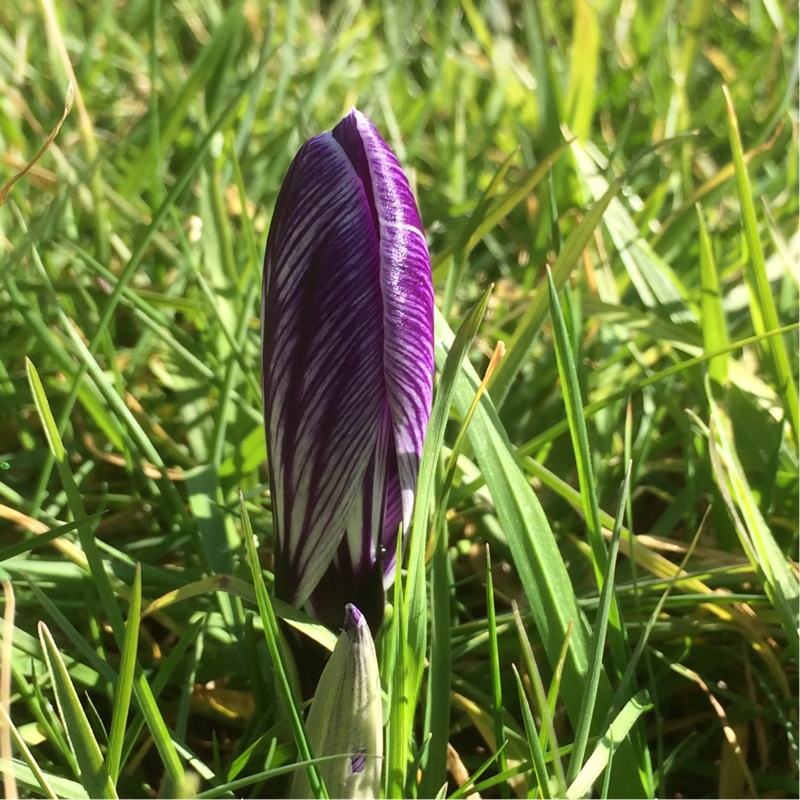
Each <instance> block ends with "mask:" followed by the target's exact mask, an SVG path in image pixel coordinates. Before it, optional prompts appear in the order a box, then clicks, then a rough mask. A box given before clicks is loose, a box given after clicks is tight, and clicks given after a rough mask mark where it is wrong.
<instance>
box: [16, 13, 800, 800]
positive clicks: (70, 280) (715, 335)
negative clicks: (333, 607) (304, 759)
mask: <svg viewBox="0 0 800 800" xmlns="http://www.w3.org/2000/svg"><path fill="white" fill-rule="evenodd" d="M665 8H666V7H662V5H659V4H655V5H652V6H649V5H647V4H641V3H640V4H633V5H631V4H626V3H612V4H607V5H606V6H605V7H603V9H602V10H601V9H600V7H599V4H594V3H589V2H588V1H587V0H575V2H574V3H573V4H571V5H569V6H565V5H564V4H558V3H555V2H550V1H549V0H547V1H544V2H534V1H533V0H522V2H520V3H510V2H506V1H504V0H500V2H491V3H489V2H486V3H476V2H474V0H462V2H454V1H453V0H448V1H447V2H444V3H439V4H434V3H427V4H400V3H391V2H382V3H379V4H373V5H369V6H365V5H363V4H359V3H353V2H344V1H342V2H333V3H326V4H322V6H321V7H319V8H317V7H315V6H312V5H311V4H301V3H298V2H289V3H285V4H283V3H281V4H258V3H251V2H238V3H234V4H226V3H221V2H218V0H207V2H203V3H199V4H192V3H176V4H172V3H166V2H163V0H150V1H149V2H134V3H127V4H114V3H109V2H99V3H96V4H93V7H92V8H88V7H86V6H85V4H78V3H67V4H61V5H59V6H57V7H54V5H53V4H52V3H50V2H43V3H42V4H41V5H40V4H36V3H33V2H27V0H11V2H10V3H8V2H7V3H5V4H3V5H2V8H0V109H2V113H0V164H1V165H2V171H0V184H2V183H5V181H6V180H9V179H11V178H12V176H14V175H15V174H16V173H18V172H19V171H20V170H21V169H22V168H23V167H24V165H25V164H26V163H27V162H28V161H29V160H30V159H32V158H33V157H34V156H35V155H36V153H37V151H38V150H39V149H40V148H41V147H42V145H44V144H45V142H46V140H47V138H48V135H49V133H50V132H51V131H52V130H53V129H54V128H55V127H56V125H57V123H58V121H59V119H60V118H61V116H62V111H63V109H64V105H65V102H66V99H67V93H68V86H69V82H70V81H72V82H73V85H74V89H75V95H74V104H73V107H72V110H71V111H70V112H69V114H68V116H67V118H66V121H65V122H64V124H63V127H62V128H61V130H60V131H59V132H58V135H57V136H56V138H55V140H54V141H53V143H52V145H51V146H50V148H49V150H48V151H47V152H46V153H45V155H43V156H42V158H41V159H40V160H39V161H38V162H37V163H36V164H35V165H34V166H33V167H32V168H31V169H30V171H29V172H28V173H27V174H26V175H25V176H23V177H21V178H20V180H19V181H18V182H17V183H16V184H14V185H13V186H12V187H11V188H10V189H9V191H8V193H7V195H6V196H5V203H4V204H3V205H2V207H0V331H1V332H2V334H1V335H0V412H2V416H1V417H0V559H1V561H0V573H1V574H0V577H3V578H7V579H8V583H7V584H5V586H6V593H5V603H6V608H9V607H10V606H9V603H10V599H9V598H10V597H11V593H12V592H13V597H14V600H15V603H14V605H15V609H14V610H15V618H14V622H13V627H12V623H11V620H10V618H9V619H8V620H7V621H6V624H5V626H4V628H3V650H2V679H0V700H1V701H2V702H3V707H4V709H5V711H7V712H8V715H7V716H6V714H5V713H2V717H0V722H1V723H2V725H0V757H2V759H3V760H2V761H0V764H2V771H3V777H4V781H5V794H6V796H11V794H12V792H13V791H14V790H15V789H16V791H17V792H18V793H19V795H20V796H50V797H56V796H58V797H82V796H87V795H89V796H120V797H122V796H156V795H157V794H158V793H159V792H161V794H162V795H164V796H169V795H171V794H176V793H183V794H187V795H191V794H200V795H201V796H204V797H224V796H233V795H235V796H252V797H259V796H262V797H263V796H283V793H284V792H285V791H287V789H288V786H289V781H290V779H291V771H292V770H293V769H295V765H296V763H297V762H298V761H299V758H298V755H297V744H296V742H297V741H300V742H302V741H303V735H302V731H301V730H300V729H299V728H298V726H299V724H300V719H299V717H298V716H297V715H296V714H295V713H294V709H295V706H294V703H293V701H292V700H291V699H287V697H286V688H285V686H286V682H285V681H284V680H283V678H281V679H280V680H279V679H278V677H277V676H276V671H275V669H274V667H273V665H274V664H275V660H274V659H275V657H276V654H277V651H276V649H275V648H276V647H277V645H276V643H275V641H274V634H275V633H276V630H277V629H276V628H275V626H274V624H273V622H272V621H271V617H270V612H269V607H268V606H265V605H264V602H265V600H266V598H265V595H264V592H263V589H264V588H266V589H267V590H269V589H270V587H271V585H272V574H271V571H270V570H271V566H272V559H271V547H272V530H271V516H270V502H271V501H270V496H269V491H268V489H269V487H268V486H267V484H266V480H267V479H266V469H265V460H266V457H267V454H266V452H265V445H264V435H263V423H262V416H261V415H262V410H261V409H262V406H261V396H260V380H259V370H260V365H259V361H260V351H259V348H260V339H259V323H258V319H259V308H258V297H259V294H260V285H261V257H262V253H263V246H264V240H265V237H266V230H267V226H268V224H269V220H270V216H271V213H272V209H273V205H274V201H275V197H276V194H277V191H278V188H279V186H280V183H281V181H282V179H283V176H284V174H285V172H286V169H287V167H288V164H289V161H290V160H291V158H292V156H293V155H294V153H295V152H296V150H297V148H298V146H299V145H300V143H301V142H302V141H303V140H304V139H306V138H307V137H308V136H310V135H313V134H315V133H317V132H319V131H320V130H324V129H328V128H331V127H332V126H333V125H334V124H335V123H336V122H337V121H338V120H339V119H340V118H341V117H342V115H343V114H344V113H346V112H347V110H348V109H349V108H350V107H351V106H352V105H354V104H357V105H358V107H359V108H360V109H361V110H362V111H364V112H365V113H367V114H368V115H369V116H370V117H371V118H372V120H373V121H374V122H375V124H376V125H377V127H378V128H379V129H380V130H381V131H382V133H383V134H384V136H385V138H386V139H387V141H388V142H389V143H390V144H391V146H392V148H393V149H394V150H395V152H396V153H397V154H398V156H399V158H400V160H401V162H402V164H403V165H404V167H405V168H406V170H407V172H408V174H409V176H410V179H411V182H412V185H413V186H414V188H415V191H416V194H417V197H418V201H419V205H420V210H421V214H422V218H423V221H424V223H425V226H426V229H427V232H428V238H429V245H430V249H431V255H432V260H433V265H434V281H435V285H436V291H437V308H438V309H439V310H440V312H441V313H439V314H438V316H437V320H436V337H437V352H436V359H437V368H438V374H439V378H438V385H437V399H436V401H435V402H436V405H435V409H434V417H433V420H434V423H433V424H432V428H431V434H430V442H429V445H428V452H426V456H425V461H424V462H423V463H424V468H423V470H422V473H421V479H420V487H419V494H418V497H421V498H423V501H422V502H421V504H420V506H419V507H418V508H417V511H416V514H415V519H414V526H413V534H412V537H411V540H410V545H409V548H408V549H407V554H406V555H407V565H406V566H407V567H408V569H407V570H404V571H403V572H402V573H401V578H402V580H401V581H400V582H399V584H398V585H397V589H398V592H399V594H397V595H392V599H393V600H394V598H395V597H397V598H399V599H400V602H401V607H396V608H394V609H393V610H392V611H391V612H390V613H389V614H387V621H386V623H385V625H384V629H383V631H382V633H381V635H380V636H379V637H378V641H377V645H378V650H379V657H380V661H381V669H382V681H383V684H384V689H385V690H386V692H387V695H386V703H385V709H386V711H387V712H389V713H390V717H389V720H388V724H387V747H386V748H385V753H386V756H385V765H384V767H385V781H384V784H385V789H386V792H387V793H388V794H390V795H393V796H400V795H405V796H411V795H412V794H414V793H416V794H417V795H418V796H432V795H434V794H436V793H439V792H443V793H444V794H443V796H462V795H469V794H470V793H472V792H473V791H478V792H480V793H481V794H482V795H483V796H512V795H513V796H525V795H530V796H540V797H557V796H563V795H566V796H570V797H579V796H583V795H584V794H585V793H586V792H588V791H590V792H591V793H592V794H593V795H595V796H648V797H655V796H658V797H665V796H677V795H679V794H680V795H683V796H708V797H713V796H728V797H732V796H744V795H750V796H754V795H759V796H761V795H767V794H768V795H770V796H789V797H792V796H796V795H797V791H798V782H797V757H798V752H797V742H798V719H797V682H798V674H797V663H798V653H797V648H798V640H797V627H798V626H797V623H798V617H797V611H798V608H797V606H798V567H797V546H798V523H797V519H798V458H797V442H798V439H797V437H798V425H800V421H798V418H797V417H798V412H797V389H796V386H797V329H796V327H795V324H796V322H797V316H798V270H797V261H798V234H797V227H798V159H797V138H798V124H797V114H796V109H797V63H796V48H795V42H796V37H797V19H796V14H795V13H794V10H793V9H792V8H791V6H790V4H780V3H772V2H771V3H766V2H764V3H761V2H752V3H748V4H733V5H730V4H718V3H710V2H697V3H688V2H687V3H678V4H674V5H673V6H669V8H668V9H667V10H665ZM725 87H727V89H726V88H725ZM548 266H549V268H550V275H551V277H552V284H549V282H548V272H547V267H548ZM490 284H494V288H493V290H492V292H491V294H490V295H488V298H487V297H485V296H484V293H485V292H486V290H487V288H488V287H489V285H490ZM478 301H481V302H482V303H483V304H484V305H485V311H484V305H481V304H480V303H479V305H477V306H476V305H475V304H476V302H478ZM470 309H472V312H470ZM481 320H482V321H481ZM779 328H780V329H781V332H780V333H778V332H776V331H777V329H779ZM459 331H460V333H459ZM476 331H477V333H476ZM498 341H503V342H504V343H505V351H506V352H505V356H504V357H503V358H502V359H501V360H500V362H499V364H498V365H497V367H496V369H495V370H494V373H493V375H492V376H491V378H490V380H489V384H488V390H487V392H486V393H485V394H484V395H483V396H482V397H481V399H480V401H479V403H478V404H477V405H476V407H475V410H474V413H473V415H472V417H471V419H470V421H469V425H468V427H467V428H466V430H465V432H464V437H463V438H460V434H461V432H462V430H463V423H464V421H465V418H466V417H467V416H468V413H469V410H470V407H471V405H472V404H473V400H474V398H475V394H476V391H477V389H478V386H479V384H480V381H481V378H482V377H483V375H484V373H485V371H486V368H487V365H488V363H489V358H490V356H491V354H492V352H493V351H494V350H495V345H496V343H497V342H498ZM464 354H466V355H465V356H464ZM448 356H449V358H448ZM453 448H456V450H457V452H456V453H455V454H454V453H453ZM454 456H455V457H454ZM451 466H452V469H450V467H451ZM629 471H630V474H629V481H628V482H627V483H626V475H627V474H628V472H629ZM240 490H241V493H242V494H241V497H242V501H241V502H242V505H240V499H239V497H240V495H239V491H240ZM242 510H244V511H245V514H244V515H243V514H242ZM251 525H252V531H253V533H254V534H255V536H256V538H257V542H258V546H259V551H258V557H259V559H260V566H261V567H262V569H263V572H262V574H263V577H264V581H263V582H259V581H256V585H255V590H254V588H253V579H252V575H253V572H252V571H251V570H252V568H253V567H255V568H256V573H255V574H258V570H257V567H258V566H259V565H257V564H255V563H254V562H253V559H252V558H251V559H248V557H247V547H246V545H249V544H250V543H251V539H250V538H249V537H248V536H247V535H245V531H246V530H247V531H249V530H250V526H251ZM614 534H616V535H614ZM487 545H488V548H489V549H488V551H487ZM617 547H618V548H619V556H618V558H617V559H616V560H614V559H613V558H612V556H613V554H614V552H615V548H617ZM488 563H491V574H488V573H487V564H488ZM614 566H615V569H614ZM606 581H608V582H609V584H608V585H609V588H610V587H613V591H605V592H604V591H603V587H604V585H605V583H606ZM487 587H488V594H487ZM256 598H258V599H259V600H260V601H261V602H260V603H259V604H258V605H257V604H256ZM153 601H157V602H156V603H155V605H151V603H153ZM273 608H274V611H275V613H276V614H277V615H278V616H281V617H284V618H286V617H287V616H290V615H291V612H290V610H288V609H286V608H285V607H284V606H282V605H281V604H279V603H277V602H276V603H275V604H274V605H273ZM140 616H141V619H140V621H139V617H140ZM294 617H295V619H294V620H293V622H292V624H295V625H297V626H299V627H301V628H302V629H304V630H306V631H309V632H311V633H312V634H313V635H314V636H315V637H316V638H317V639H318V640H320V641H322V642H324V643H327V644H328V646H330V643H331V641H332V639H333V636H332V634H331V632H328V631H324V630H320V629H319V628H314V627H313V624H311V623H310V621H309V620H304V619H302V618H301V617H299V616H298V615H296V614H295V615H294ZM134 618H135V619H134ZM137 621H139V622H138V624H137ZM265 627H266V628H267V630H266V633H267V634H269V636H268V638H265V632H264V630H263V629H264V628H265ZM333 633H334V634H335V633H338V632H336V631H334V632H333ZM268 639H269V641H268ZM271 653H272V655H271ZM595 656H597V657H595ZM277 675H278V676H280V675H283V669H280V670H278V672H277ZM9 755H10V757H11V759H12V760H11V761H10V762H9V761H8V760H7V758H8V757H9ZM609 763H610V764H611V765H612V766H611V769H608V765H609ZM300 768H302V767H300ZM443 787H444V788H443Z"/></svg>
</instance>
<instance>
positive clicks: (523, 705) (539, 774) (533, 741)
mask: <svg viewBox="0 0 800 800" xmlns="http://www.w3.org/2000/svg"><path fill="white" fill-rule="evenodd" d="M511 668H512V669H513V670H514V679H515V680H516V682H517V695H518V697H519V707H520V709H521V710H522V721H523V723H524V725H525V736H526V738H527V739H528V745H529V747H530V751H531V763H532V764H533V769H534V774H535V775H536V780H537V781H538V784H539V785H538V791H539V795H540V796H541V797H542V798H544V799H545V800H549V798H551V797H552V796H553V795H552V794H551V792H550V779H549V776H548V774H547V764H545V760H544V752H543V751H542V746H541V744H540V743H539V734H538V733H537V732H536V723H535V722H534V720H533V714H532V713H531V707H530V706H529V705H528V698H527V697H526V696H525V689H524V687H523V686H522V678H520V676H519V672H517V668H516V666H515V665H514V664H512V665H511ZM534 796H535V795H534Z"/></svg>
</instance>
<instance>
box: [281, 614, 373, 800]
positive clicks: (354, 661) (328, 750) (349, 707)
mask: <svg viewBox="0 0 800 800" xmlns="http://www.w3.org/2000/svg"><path fill="white" fill-rule="evenodd" d="M306 730H307V731H308V738H309V744H310V745H311V752H312V753H313V754H314V757H315V758H320V757H323V756H334V755H341V758H334V759H328V760H325V761H321V762H320V763H319V765H318V766H319V771H320V775H321V777H322V780H323V781H324V783H325V788H326V789H327V790H328V796H329V797H353V798H355V797H378V794H379V792H380V787H381V768H382V760H383V716H382V711H381V684H380V678H379V676H378V659H377V657H376V655H375V645H374V644H373V642H372V635H371V634H370V632H369V626H368V625H367V623H366V620H365V619H364V616H363V614H362V613H361V612H360V611H359V610H358V609H357V608H356V607H355V606H354V605H350V604H348V605H347V607H346V610H345V619H344V629H343V630H342V634H341V636H339V639H338V640H337V642H336V646H335V647H334V649H333V654H332V655H331V657H330V659H329V660H328V663H327V664H326V665H325V669H324V670H323V671H322V676H321V677H320V680H319V684H318V685H317V691H316V693H315V694H314V701H313V703H312V704H311V711H310V712H309V714H308V721H307V722H306ZM310 792H311V789H310V786H309V784H308V778H307V776H306V773H305V770H298V771H297V772H296V773H295V776H294V779H293V781H292V791H291V794H292V797H310Z"/></svg>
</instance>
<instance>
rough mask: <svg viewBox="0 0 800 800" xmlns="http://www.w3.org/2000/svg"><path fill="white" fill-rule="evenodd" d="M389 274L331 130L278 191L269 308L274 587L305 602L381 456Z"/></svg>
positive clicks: (309, 146)
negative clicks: (383, 281) (382, 279)
mask: <svg viewBox="0 0 800 800" xmlns="http://www.w3.org/2000/svg"><path fill="white" fill-rule="evenodd" d="M379 275H380V255H379V250H378V243H377V239H376V236H375V232H374V228H373V224H372V218H371V211H370V206H369V203H368V201H367V198H366V195H365V192H364V187H363V184H362V183H361V181H360V180H359V178H358V176H357V175H356V173H355V172H354V170H353V168H352V166H351V165H350V162H349V160H348V159H347V158H346V156H345V154H344V152H343V151H342V149H341V147H340V146H339V145H338V144H337V143H336V142H335V141H334V139H333V137H332V136H331V134H330V133H324V134H321V135H320V136H317V137H315V138H314V139H311V140H310V141H309V142H307V143H306V144H305V145H304V146H303V148H302V149H301V151H300V152H299V153H298V155H297V157H296V158H295V160H294V162H293V163H292V167H291V169H290V171H289V175H288V176H287V179H286V181H285V183H284V185H283V188H282V189H281V193H280V195H279V197H278V202H277V204H276V210H275V215H274V218H273V222H272V226H271V229H270V234H269V239H268V242H267V257H266V262H265V269H264V276H265V279H264V301H263V306H262V329H263V338H264V350H263V356H264V364H263V388H264V401H265V413H266V428H267V445H268V453H269V459H270V462H269V463H270V487H271V494H272V499H273V514H274V521H275V529H276V543H277V553H276V576H275V579H276V592H277V593H278V596H280V597H282V598H284V599H286V600H288V601H289V602H292V603H295V604H297V605H301V604H302V603H303V602H305V600H306V599H307V597H308V596H309V594H310V593H311V591H312V590H313V589H314V587H315V586H316V584H317V583H318V581H319V580H320V578H321V577H322V575H323V573H324V571H325V569H326V568H327V566H328V564H329V563H330V561H331V559H332V557H333V554H334V552H335V551H336V549H337V547H338V546H339V542H340V541H341V539H342V536H343V534H344V530H345V526H346V521H347V518H348V516H349V514H350V511H351V508H352V506H353V504H354V502H355V500H356V498H357V496H358V494H359V491H360V489H361V486H362V483H363V480H364V473H365V471H366V469H367V466H368V464H369V463H370V460H371V459H372V458H373V455H374V449H375V441H376V437H377V434H378V429H379V423H380V419H381V413H382V409H383V407H384V406H385V404H386V396H385V395H386V389H385V383H384V378H383V367H382V360H383V332H382V313H383V302H382V297H381V289H380V283H379Z"/></svg>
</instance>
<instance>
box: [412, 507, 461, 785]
mask: <svg viewBox="0 0 800 800" xmlns="http://www.w3.org/2000/svg"><path fill="white" fill-rule="evenodd" d="M447 534H448V530H447V525H446V523H445V522H443V521H441V520H439V522H438V524H437V530H436V541H435V543H434V549H433V555H432V557H431V577H430V580H431V597H430V601H431V654H430V668H429V670H428V697H427V705H426V709H425V725H424V728H423V733H422V740H423V741H427V742H428V747H427V749H426V752H425V756H424V760H423V763H422V768H421V769H422V778H421V780H420V785H419V796H420V797H431V796H433V795H434V794H436V792H437V791H438V789H439V788H440V787H441V786H442V785H443V784H445V785H446V783H447V745H448V741H449V738H450V687H451V671H452V658H451V634H450V624H451V622H450V620H451V614H452V609H451V595H452V593H453V590H452V588H451V581H452V575H451V572H450V563H449V559H448V553H447V549H448V536H447Z"/></svg>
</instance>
